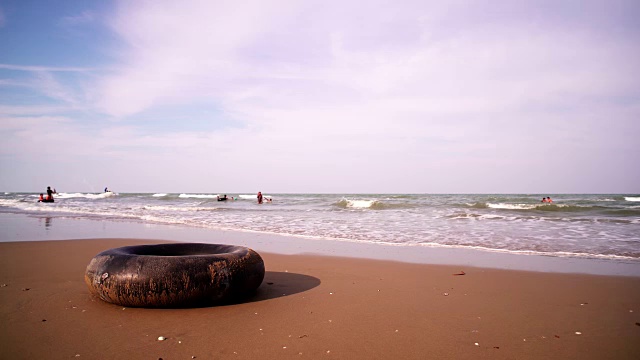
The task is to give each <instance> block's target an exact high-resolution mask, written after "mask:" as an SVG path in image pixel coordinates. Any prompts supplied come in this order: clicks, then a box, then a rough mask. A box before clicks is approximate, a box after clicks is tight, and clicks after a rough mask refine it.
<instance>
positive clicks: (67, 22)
mask: <svg viewBox="0 0 640 360" xmlns="http://www.w3.org/2000/svg"><path fill="white" fill-rule="evenodd" d="M94 20H95V15H94V14H93V12H91V11H83V12H82V13H80V14H78V15H73V16H65V17H63V18H62V19H60V25H62V26H65V27H73V26H78V25H82V24H87V23H91V22H93V21H94Z"/></svg>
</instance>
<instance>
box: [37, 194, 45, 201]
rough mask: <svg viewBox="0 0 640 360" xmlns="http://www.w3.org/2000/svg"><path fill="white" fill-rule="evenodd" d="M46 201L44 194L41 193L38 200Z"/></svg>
mask: <svg viewBox="0 0 640 360" xmlns="http://www.w3.org/2000/svg"><path fill="white" fill-rule="evenodd" d="M43 201H44V195H43V194H40V199H38V202H43Z"/></svg>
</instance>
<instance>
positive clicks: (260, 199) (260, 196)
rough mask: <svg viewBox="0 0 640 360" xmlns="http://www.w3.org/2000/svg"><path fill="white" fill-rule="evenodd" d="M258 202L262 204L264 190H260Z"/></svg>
mask: <svg viewBox="0 0 640 360" xmlns="http://www.w3.org/2000/svg"><path fill="white" fill-rule="evenodd" d="M258 204H262V192H261V191H258Z"/></svg>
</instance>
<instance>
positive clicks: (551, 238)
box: [0, 193, 640, 262]
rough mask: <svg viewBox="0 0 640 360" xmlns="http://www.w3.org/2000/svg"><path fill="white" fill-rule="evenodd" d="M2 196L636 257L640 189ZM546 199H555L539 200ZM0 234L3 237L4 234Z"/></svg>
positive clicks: (355, 235)
mask: <svg viewBox="0 0 640 360" xmlns="http://www.w3.org/2000/svg"><path fill="white" fill-rule="evenodd" d="M217 195H218V194H187V193H182V194H132V193H127V194H123V193H119V194H116V193H97V194H96V193H93V194H91V193H60V194H57V196H56V197H55V200H56V201H55V203H49V204H45V203H38V202H37V199H38V194H35V193H0V214H2V213H14V214H25V215H28V216H37V217H47V218H67V219H69V218H71V219H73V218H78V219H108V220H110V221H127V222H140V223H154V224H172V225H180V226H187V227H199V228H210V229H220V230H235V231H251V232H259V233H273V234H282V235H291V236H294V237H309V238H314V239H320V240H321V239H329V240H337V241H347V242H363V243H380V244H387V245H396V246H427V247H451V248H472V249H478V250H482V251H492V252H506V253H516V254H535V255H545V256H554V257H578V258H596V259H614V260H615V259H618V260H625V261H632V262H635V261H638V262H640V195H638V194H622V195H606V194H601V195H593V194H588V195H582V194H562V195H552V194H508V195H505V194H497V195H488V194H480V195H474V194H451V195H440V194H438V195H431V194H265V196H266V197H269V198H271V199H272V202H265V203H263V204H260V205H259V204H257V201H256V195H255V194H227V196H228V197H233V198H235V200H228V201H224V202H223V201H217ZM543 196H551V198H552V199H553V200H554V202H553V203H552V204H545V203H541V202H540V201H541V199H542V197H543ZM0 240H1V239H0Z"/></svg>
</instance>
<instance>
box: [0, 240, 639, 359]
mask: <svg viewBox="0 0 640 360" xmlns="http://www.w3.org/2000/svg"><path fill="white" fill-rule="evenodd" d="M147 242H148V241H145V240H140V239H91V240H69V241H46V242H41V241H29V242H5V243H0V285H1V286H2V287H0V321H1V323H2V326H1V327H0V349H1V350H0V353H2V356H1V357H2V358H6V359H44V358H46V359H69V358H74V359H77V358H80V359H83V358H84V359H124V358H127V359H159V358H162V359H192V358H194V357H195V359H256V358H262V359H288V358H296V359H300V358H314V359H315V358H327V359H328V358H334V359H347V358H348V359H425V358H455V359H478V358H484V359H550V358H553V359H604V358H608V359H614V358H615V359H638V358H640V277H633V276H625V277H617V276H597V275H583V274H559V273H541V272H524V271H514V270H497V269H486V268H475V267H461V266H449V265H428V264H410V263H401V262H393V261H384V260H369V259H356V258H341V257H331V256H314V255H283V254H272V253H267V252H263V251H260V254H261V256H262V257H263V259H264V261H265V265H266V270H267V272H266V276H265V280H264V282H263V284H262V285H261V287H260V288H259V289H258V292H257V294H256V295H255V296H253V297H251V298H248V299H246V301H244V302H242V303H238V304H234V305H225V306H216V307H204V308H194V309H142V308H128V307H127V308H123V307H121V306H117V305H113V304H108V303H105V302H103V301H101V300H99V299H96V298H93V297H91V295H89V291H88V289H87V286H86V285H85V283H84V280H83V275H84V270H85V268H86V265H87V264H88V263H89V261H90V259H91V258H92V257H93V256H94V255H95V254H97V253H98V252H100V251H102V250H106V249H108V248H113V247H119V246H125V245H133V244H142V243H147ZM159 242H161V241H151V243H159ZM462 272H464V275H454V274H460V273H462ZM159 336H163V337H165V338H166V340H164V341H158V340H157V339H158V337H159Z"/></svg>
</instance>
